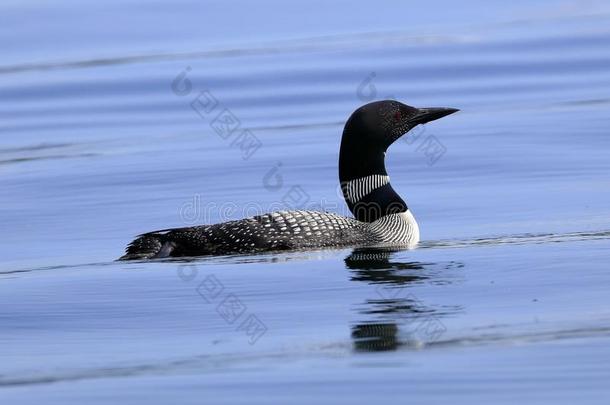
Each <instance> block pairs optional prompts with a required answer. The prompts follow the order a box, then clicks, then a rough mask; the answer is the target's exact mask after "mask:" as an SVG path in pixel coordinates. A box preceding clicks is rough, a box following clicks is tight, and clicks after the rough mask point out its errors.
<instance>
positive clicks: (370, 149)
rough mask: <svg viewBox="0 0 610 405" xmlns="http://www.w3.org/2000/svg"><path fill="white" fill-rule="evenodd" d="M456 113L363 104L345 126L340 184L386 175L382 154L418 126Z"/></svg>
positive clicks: (387, 103)
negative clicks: (369, 176) (373, 175)
mask: <svg viewBox="0 0 610 405" xmlns="http://www.w3.org/2000/svg"><path fill="white" fill-rule="evenodd" d="M457 111H459V110H458V109H456V108H415V107H411V106H409V105H406V104H403V103H401V102H398V101H395V100H382V101H375V102H372V103H369V104H365V105H363V106H362V107H360V108H358V109H357V110H356V111H354V112H353V113H352V115H351V116H350V117H349V119H348V120H347V122H346V124H345V129H344V130H343V138H342V140H341V151H340V155H339V171H340V178H341V181H346V180H351V179H354V178H358V177H362V176H367V175H371V174H386V173H385V166H384V164H383V160H384V159H383V158H384V155H385V151H386V150H387V149H388V147H389V146H390V145H391V144H393V143H394V142H395V141H396V140H397V139H399V138H400V137H401V136H403V135H404V134H406V133H407V132H409V131H410V130H411V129H413V128H414V127H416V126H417V125H419V124H425V123H427V122H430V121H434V120H437V119H439V118H442V117H444V116H446V115H449V114H453V113H454V112H457Z"/></svg>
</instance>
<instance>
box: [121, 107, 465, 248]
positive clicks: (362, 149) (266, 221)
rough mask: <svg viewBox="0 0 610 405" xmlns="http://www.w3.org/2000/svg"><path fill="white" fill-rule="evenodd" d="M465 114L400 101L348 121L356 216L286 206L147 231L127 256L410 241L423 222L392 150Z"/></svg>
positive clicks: (346, 161)
mask: <svg viewBox="0 0 610 405" xmlns="http://www.w3.org/2000/svg"><path fill="white" fill-rule="evenodd" d="M457 111H459V110H458V109H456V108H415V107H411V106H408V105H406V104H403V103H400V102H398V101H394V100H383V101H376V102H372V103H369V104H365V105H363V106H362V107H360V108H358V109H357V110H356V111H354V112H353V113H352V115H351V116H350V117H349V119H348V120H347V122H346V124H345V128H344V130H343V136H342V139H341V149H340V152H339V180H340V182H341V189H342V192H343V197H344V198H345V201H346V202H347V205H348V207H349V209H350V211H351V212H352V214H353V215H354V218H347V217H343V216H340V215H337V214H333V213H328V212H318V211H304V210H303V211H278V212H272V213H268V214H263V215H257V216H253V217H250V218H245V219H241V220H236V221H229V222H224V223H219V224H212V225H201V226H194V227H186V228H174V229H165V230H159V231H154V232H149V233H145V234H142V235H139V236H138V237H137V238H136V239H135V240H134V241H133V242H131V243H130V244H129V245H128V246H127V249H126V253H125V255H124V256H122V257H121V258H119V260H143V259H158V258H167V257H185V256H203V255H225V254H239V253H257V252H267V251H279V250H293V249H314V248H326V247H347V246H405V247H412V246H415V245H416V244H417V243H418V242H419V227H418V225H417V222H416V221H415V218H414V217H413V214H412V213H411V211H410V210H409V208H408V207H407V204H406V203H405V202H404V200H403V199H402V198H400V196H399V195H398V194H397V193H396V191H394V189H393V188H392V186H391V185H390V178H389V177H388V173H387V172H386V168H385V162H384V161H385V154H386V150H387V149H388V147H389V146H390V145H392V144H393V143H394V142H395V141H396V140H397V139H399V138H400V137H401V136H403V135H404V134H406V133H407V132H409V131H410V130H411V129H412V128H414V127H415V126H417V125H419V124H425V123H427V122H430V121H433V120H436V119H439V118H442V117H444V116H446V115H449V114H452V113H454V112H457Z"/></svg>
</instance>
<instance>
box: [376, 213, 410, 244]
mask: <svg viewBox="0 0 610 405" xmlns="http://www.w3.org/2000/svg"><path fill="white" fill-rule="evenodd" d="M370 229H371V231H373V233H375V234H376V235H377V237H378V238H379V239H380V240H381V241H382V243H388V244H400V245H407V246H414V245H416V244H417V243H418V242H419V226H418V225H417V221H415V217H414V216H413V214H411V211H409V210H407V211H406V212H401V213H399V214H391V215H386V216H384V217H381V218H379V219H378V220H377V221H375V222H372V223H371V224H370Z"/></svg>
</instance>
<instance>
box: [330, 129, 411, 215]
mask: <svg viewBox="0 0 610 405" xmlns="http://www.w3.org/2000/svg"><path fill="white" fill-rule="evenodd" d="M385 152H386V147H384V146H380V145H375V144H374V142H370V141H368V137H366V136H360V134H357V133H354V132H353V131H352V130H351V129H350V125H349V121H348V124H347V125H346V126H345V130H344V131H343V137H342V139H341V149H340V151H339V181H340V182H341V188H342V190H343V197H344V198H345V202H346V203H347V205H348V207H349V209H350V211H351V212H352V214H353V215H354V217H355V218H356V219H358V220H359V221H363V222H373V221H376V220H377V219H379V218H381V217H383V216H385V215H389V214H396V213H400V212H405V211H406V210H407V204H406V203H405V202H404V200H403V199H402V198H400V196H399V195H398V193H396V191H394V189H393V188H392V186H391V185H390V184H386V185H385V186H382V187H379V188H377V189H375V190H373V191H372V192H371V193H369V194H368V195H366V196H364V197H363V198H361V199H360V200H359V201H357V202H353V203H352V202H351V201H349V200H348V198H347V195H346V184H347V183H348V182H349V181H352V180H356V179H360V178H362V177H366V176H371V175H374V174H378V175H383V176H386V175H387V171H386V169H385Z"/></svg>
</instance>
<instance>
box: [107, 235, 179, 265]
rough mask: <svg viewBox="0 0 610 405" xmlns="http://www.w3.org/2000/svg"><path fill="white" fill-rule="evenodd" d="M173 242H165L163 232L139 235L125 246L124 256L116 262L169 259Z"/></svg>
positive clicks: (173, 246) (173, 245)
mask: <svg viewBox="0 0 610 405" xmlns="http://www.w3.org/2000/svg"><path fill="white" fill-rule="evenodd" d="M175 247H176V245H175V243H174V242H170V241H167V240H166V238H165V234H164V233H163V231H158V232H151V233H145V234H143V235H139V236H138V237H137V238H136V239H134V241H133V242H131V243H130V244H129V245H127V248H126V249H125V254H124V255H123V256H121V257H119V259H118V260H141V259H159V258H163V257H169V256H170V254H171V253H172V251H173V250H174V248H175Z"/></svg>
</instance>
